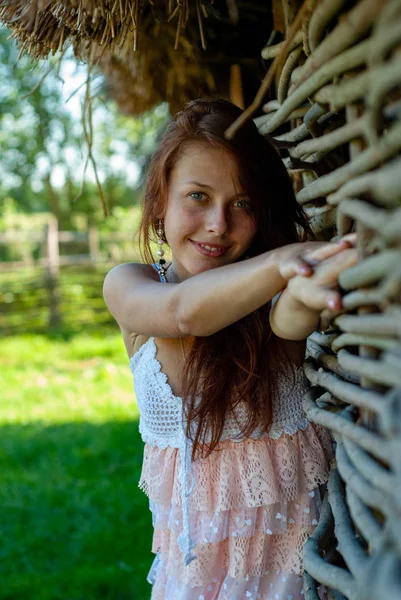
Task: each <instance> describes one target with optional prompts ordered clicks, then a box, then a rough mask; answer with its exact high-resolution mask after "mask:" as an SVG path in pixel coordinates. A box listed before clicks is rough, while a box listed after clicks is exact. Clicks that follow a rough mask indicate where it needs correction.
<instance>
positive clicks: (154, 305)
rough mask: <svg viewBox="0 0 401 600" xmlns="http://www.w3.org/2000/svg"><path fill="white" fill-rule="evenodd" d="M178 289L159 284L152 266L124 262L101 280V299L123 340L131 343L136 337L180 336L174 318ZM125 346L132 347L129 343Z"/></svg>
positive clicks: (176, 320) (176, 286)
mask: <svg viewBox="0 0 401 600" xmlns="http://www.w3.org/2000/svg"><path fill="white" fill-rule="evenodd" d="M177 288H178V285H177V284H171V283H169V284H166V283H161V282H160V278H159V274H158V273H157V271H156V270H155V269H154V268H153V267H152V265H144V264H138V263H125V264H122V265H118V266H117V267H114V268H113V269H111V271H109V273H108V274H107V275H106V277H105V280H104V284H103V297H104V300H105V303H106V305H107V308H108V309H109V311H110V313H111V314H112V315H113V317H114V318H115V320H116V321H117V323H118V324H119V326H120V329H121V330H122V332H123V335H124V341H125V340H126V339H127V336H128V338H129V340H131V338H132V336H135V335H143V336H147V337H150V336H154V337H178V336H179V335H181V329H180V327H179V322H178V319H177V318H176V314H177V305H178V302H179V300H178V296H179V294H178V293H177ZM126 347H127V343H126ZM128 347H129V348H131V347H132V343H131V341H129V346H128ZM128 347H127V350H128Z"/></svg>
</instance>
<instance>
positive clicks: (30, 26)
mask: <svg viewBox="0 0 401 600" xmlns="http://www.w3.org/2000/svg"><path fill="white" fill-rule="evenodd" d="M266 4H267V3H266V2H264V1H263V0H257V1H256V2H254V3H252V5H251V8H250V9H248V8H247V3H246V2H245V3H244V4H241V3H238V6H237V3H236V2H235V0H214V1H213V0H192V2H191V3H190V2H189V0H149V1H148V2H147V1H144V0H28V1H27V0H3V2H2V5H1V8H0V21H2V22H3V23H4V24H5V25H6V26H7V27H9V28H10V29H11V30H12V35H13V37H15V38H16V39H17V41H18V43H19V45H20V47H21V52H28V53H29V54H30V55H31V56H32V57H33V58H36V59H44V58H47V57H48V56H49V55H51V54H55V53H57V52H59V51H63V50H65V48H66V47H67V46H69V45H72V46H73V48H74V52H75V55H76V56H77V58H80V59H83V60H85V61H86V62H88V63H89V64H95V65H98V66H99V68H100V69H101V70H102V71H103V72H104V73H105V77H106V87H107V89H108V91H109V93H110V95H111V96H112V97H114V99H115V100H116V101H117V103H118V105H119V107H120V109H121V110H122V111H123V112H125V113H126V114H138V113H141V112H143V111H144V110H147V109H148V108H150V107H151V106H154V105H155V104H157V103H158V102H161V101H168V102H169V103H170V105H171V109H172V111H175V110H176V109H178V108H180V107H181V106H182V104H183V103H184V101H185V100H187V99H188V98H193V97H195V96H198V95H200V94H208V93H213V92H217V93H220V94H228V87H229V73H230V66H231V64H235V63H238V61H239V62H240V63H241V62H242V63H243V71H244V73H245V76H248V77H249V73H252V77H254V78H255V82H254V85H251V87H250V88H249V82H247V83H248V86H247V89H249V90H250V93H252V92H253V91H254V90H255V89H256V88H257V84H258V82H259V79H260V77H261V75H263V68H262V64H261V59H260V48H261V47H262V46H263V45H264V44H265V42H266V38H267V35H268V33H269V32H268V29H267V28H268V23H269V22H270V18H271V17H270V7H269V5H267V6H266ZM261 17H262V18H261ZM250 42H251V43H250ZM207 46H209V47H208V48H207V49H206V47H207ZM205 49H206V51H205ZM223 64H224V70H223V71H222V68H221V66H222V65H223Z"/></svg>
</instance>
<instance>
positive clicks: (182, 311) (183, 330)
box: [175, 299, 218, 337]
mask: <svg viewBox="0 0 401 600" xmlns="http://www.w3.org/2000/svg"><path fill="white" fill-rule="evenodd" d="M175 315H176V327H177V329H178V331H179V332H180V335H181V336H193V337H208V336H209V335H213V334H214V333H216V331H218V330H216V329H213V327H211V325H212V323H211V322H210V320H208V321H206V320H205V319H202V316H201V311H200V309H199V306H198V305H197V304H196V303H194V302H191V301H189V299H186V300H185V299H184V300H181V301H180V302H179V303H178V306H177V307H176V311H175Z"/></svg>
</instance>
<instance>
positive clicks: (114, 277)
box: [103, 263, 159, 292]
mask: <svg viewBox="0 0 401 600" xmlns="http://www.w3.org/2000/svg"><path fill="white" fill-rule="evenodd" d="M143 279H145V280H146V279H151V280H154V281H158V280H159V277H158V274H157V273H156V271H155V270H154V269H153V267H152V266H151V265H144V264H141V263H124V264H122V265H117V266H115V267H113V268H112V269H111V270H110V271H109V272H108V273H107V275H106V277H105V280H104V285H103V291H106V292H107V291H108V289H109V288H112V289H114V288H115V286H116V285H117V286H119V285H125V284H126V283H127V282H135V281H141V280H142V281H143Z"/></svg>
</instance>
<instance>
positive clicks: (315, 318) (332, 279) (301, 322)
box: [270, 249, 357, 340]
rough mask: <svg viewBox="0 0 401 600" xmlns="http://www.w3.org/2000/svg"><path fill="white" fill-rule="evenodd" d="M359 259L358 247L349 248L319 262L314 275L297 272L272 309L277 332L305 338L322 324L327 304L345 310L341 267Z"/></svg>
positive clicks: (289, 338)
mask: <svg viewBox="0 0 401 600" xmlns="http://www.w3.org/2000/svg"><path fill="white" fill-rule="evenodd" d="M356 262H357V251H356V250H355V249H348V250H345V251H344V252H341V253H340V254H337V255H336V256H333V257H331V258H328V259H327V260H325V261H324V262H322V263H321V264H319V265H318V266H317V267H316V268H315V270H314V273H313V275H312V276H311V277H308V278H307V277H301V276H296V277H294V278H293V279H291V280H290V281H289V282H288V285H287V287H286V288H285V290H284V291H283V292H282V293H281V294H280V297H279V299H278V300H277V302H275V304H274V306H273V307H272V310H271V311H270V325H271V328H272V330H273V331H274V333H275V334H276V335H278V336H279V337H281V338H284V339H288V340H302V339H305V338H306V337H308V335H310V334H311V333H312V332H313V331H314V330H315V329H316V327H317V326H318V324H319V321H320V313H321V311H322V310H323V309H324V308H329V309H330V310H332V311H335V312H337V311H339V310H341V295H340V293H339V292H338V291H337V290H336V289H333V288H335V287H336V286H337V280H338V276H339V274H340V273H341V271H344V270H345V269H348V267H351V266H352V265H354V264H355V263H356Z"/></svg>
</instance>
